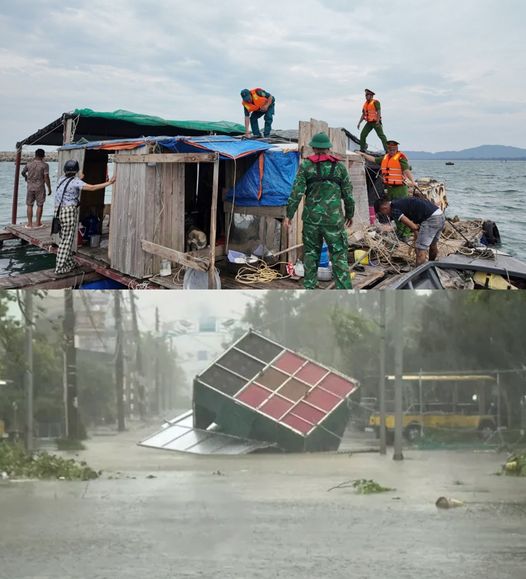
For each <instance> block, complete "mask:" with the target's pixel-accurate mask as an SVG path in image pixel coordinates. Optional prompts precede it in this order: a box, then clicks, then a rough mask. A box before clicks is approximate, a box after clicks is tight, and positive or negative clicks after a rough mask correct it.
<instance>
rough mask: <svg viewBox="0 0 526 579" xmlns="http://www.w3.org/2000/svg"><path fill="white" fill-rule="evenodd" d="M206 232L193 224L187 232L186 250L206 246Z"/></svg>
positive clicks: (194, 249)
mask: <svg viewBox="0 0 526 579" xmlns="http://www.w3.org/2000/svg"><path fill="white" fill-rule="evenodd" d="M206 243H207V240H206V234H205V233H204V232H203V231H201V230H200V229H198V228H197V227H194V226H193V225H192V226H191V227H190V229H189V230H188V233H187V234H186V251H197V250H198V249H204V248H205V247H206Z"/></svg>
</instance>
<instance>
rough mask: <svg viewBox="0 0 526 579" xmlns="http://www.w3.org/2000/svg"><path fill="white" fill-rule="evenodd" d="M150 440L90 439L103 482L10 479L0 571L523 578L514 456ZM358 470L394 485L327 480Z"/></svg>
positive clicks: (91, 458)
mask: <svg viewBox="0 0 526 579" xmlns="http://www.w3.org/2000/svg"><path fill="white" fill-rule="evenodd" d="M140 438H141V435H140V434H137V433H124V434H123V435H119V436H114V437H98V438H93V439H92V440H91V441H89V442H88V449H87V450H86V451H83V452H81V453H79V457H78V458H81V459H84V460H87V461H88V463H89V464H90V466H92V467H94V468H102V469H104V474H103V476H102V478H101V479H99V480H96V481H91V482H89V483H86V482H74V483H73V482H64V481H53V482H33V481H29V482H27V481H26V482H9V483H2V484H1V485H0V520H1V521H2V524H1V529H2V532H1V535H0V577H1V578H2V579H3V578H6V579H8V578H9V579H29V578H31V579H36V578H38V579H48V578H74V579H88V578H89V579H103V578H111V579H120V578H126V579H128V578H132V577H133V578H138V577H148V578H150V579H155V578H168V577H170V578H172V577H175V578H179V577H181V578H186V577H206V578H208V577H210V578H216V577H222V578H230V577H232V578H242V579H245V578H247V579H248V578H252V577H254V578H270V577H283V578H300V577H301V578H318V577H320V578H321V577H323V578H325V577H334V578H340V577H342V578H347V577H353V578H361V577H364V578H369V577H371V578H372V577H375V578H377V577H387V576H388V577H391V578H393V579H404V578H419V579H427V578H429V579H433V578H439V577H440V578H441V577H448V578H451V577H462V578H477V579H485V578H493V577H495V578H497V577H498V578H500V579H506V578H510V579H511V578H513V579H524V578H525V577H526V572H525V569H526V479H517V478H511V477H501V476H495V472H497V471H498V470H499V468H500V465H501V464H502V462H503V461H504V459H505V455H502V454H501V455H499V454H496V453H494V452H477V453H474V452H446V451H428V452H417V451H406V452H405V460H404V461H402V462H394V461H393V460H392V459H391V457H390V455H388V456H380V455H378V454H353V455H351V456H349V455H346V454H339V455H334V454H322V455H251V456H242V457H188V456H181V455H177V454H174V453H170V452H163V451H155V450H151V449H145V448H141V447H137V446H135V444H134V443H135V442H136V441H137V440H139V439H140ZM151 476H153V477H155V478H148V477H151ZM356 478H367V479H374V480H376V481H377V482H379V483H381V484H383V485H385V486H389V487H394V488H395V489H396V490H395V491H393V492H388V493H383V494H379V495H365V496H361V495H357V494H356V492H355V491H354V489H352V488H337V489H334V490H331V491H329V490H328V489H330V488H331V487H334V486H336V485H338V484H339V483H342V482H343V481H347V480H350V479H356ZM441 495H445V496H451V497H454V498H457V499H460V500H463V501H465V502H466V506H465V507H461V508H458V509H451V510H445V511H444V510H438V509H437V508H436V507H435V505H434V503H435V500H436V498H437V497H438V496H441Z"/></svg>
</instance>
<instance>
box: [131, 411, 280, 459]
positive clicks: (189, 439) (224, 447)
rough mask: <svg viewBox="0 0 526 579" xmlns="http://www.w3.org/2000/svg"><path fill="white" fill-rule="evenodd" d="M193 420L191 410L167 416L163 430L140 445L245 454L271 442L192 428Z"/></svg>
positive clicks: (166, 448) (264, 446)
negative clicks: (170, 417)
mask: <svg viewBox="0 0 526 579" xmlns="http://www.w3.org/2000/svg"><path fill="white" fill-rule="evenodd" d="M193 422H194V419H193V412H192V411H191V410H190V411H188V412H185V413H184V414H181V415H180V416H177V417H176V418H174V419H173V420H170V421H169V422H168V423H167V424H166V425H165V427H164V428H163V429H162V430H160V431H159V432H156V433H155V434H152V436H149V437H148V438H146V439H145V440H143V441H141V442H139V445H140V446H146V447H150V448H159V449H162V450H174V451H178V452H189V453H192V454H248V453H250V452H254V451H255V450H260V449H263V448H269V447H271V446H273V445H272V444H270V443H268V442H258V441H255V440H244V439H242V438H238V437H237V436H229V435H227V434H222V433H220V432H215V431H213V430H201V429H199V428H194V426H193Z"/></svg>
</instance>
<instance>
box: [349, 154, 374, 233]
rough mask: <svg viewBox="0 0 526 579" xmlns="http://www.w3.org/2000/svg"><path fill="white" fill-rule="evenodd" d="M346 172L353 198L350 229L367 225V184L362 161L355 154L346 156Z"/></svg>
mask: <svg viewBox="0 0 526 579" xmlns="http://www.w3.org/2000/svg"><path fill="white" fill-rule="evenodd" d="M347 170H348V171H349V177H350V178H351V183H352V194H353V197H354V204H355V207H354V218H353V227H352V229H353V230H354V229H356V228H361V227H363V226H368V225H369V199H368V196H367V183H366V176H365V167H364V160H363V159H362V157H360V155H357V154H356V153H348V154H347Z"/></svg>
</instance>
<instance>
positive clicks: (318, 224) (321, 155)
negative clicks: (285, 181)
mask: <svg viewBox="0 0 526 579" xmlns="http://www.w3.org/2000/svg"><path fill="white" fill-rule="evenodd" d="M309 146H311V147H312V148H313V149H314V155H311V156H310V157H308V158H307V159H305V161H303V163H302V164H301V166H300V168H299V171H298V174H297V176H296V180H295V181H294V185H293V186H292V193H291V195H290V198H289V202H288V206H287V217H286V219H285V220H284V223H283V224H284V226H285V227H286V228H288V227H289V225H290V220H291V219H292V217H293V216H294V214H295V213H296V210H297V208H298V205H299V203H300V201H301V197H302V196H303V195H305V206H304V209H303V256H304V257H303V259H304V264H305V279H304V287H305V289H315V288H316V285H317V273H318V264H319V261H320V254H321V249H322V245H323V240H324V239H325V241H326V243H327V246H328V248H329V254H330V256H331V260H332V271H333V274H334V277H335V278H336V288H337V289H352V284H351V278H350V275H349V262H348V259H347V258H348V239H347V233H346V231H345V226H347V227H350V225H351V223H352V217H353V215H354V199H353V197H352V185H351V181H350V179H349V174H348V172H347V169H346V168H345V166H344V165H343V163H340V162H339V160H338V159H337V158H336V157H334V156H332V155H330V154H329V150H330V148H331V147H332V144H331V142H330V140H329V137H328V136H327V135H326V134H325V133H318V134H316V135H314V137H313V138H312V141H311V142H310V143H309ZM342 200H343V204H344V206H345V215H344V213H343V211H342Z"/></svg>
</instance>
